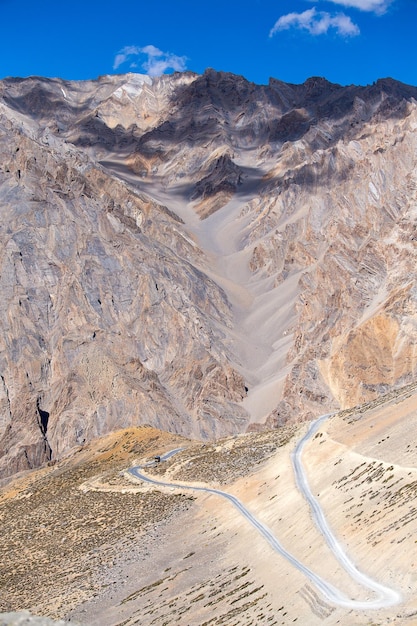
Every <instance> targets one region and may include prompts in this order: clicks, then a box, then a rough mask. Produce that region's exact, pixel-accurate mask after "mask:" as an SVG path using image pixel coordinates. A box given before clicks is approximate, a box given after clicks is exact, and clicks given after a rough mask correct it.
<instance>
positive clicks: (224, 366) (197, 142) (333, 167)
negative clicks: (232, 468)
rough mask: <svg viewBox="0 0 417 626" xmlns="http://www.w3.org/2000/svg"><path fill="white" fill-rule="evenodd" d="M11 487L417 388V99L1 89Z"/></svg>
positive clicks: (198, 85)
mask: <svg viewBox="0 0 417 626" xmlns="http://www.w3.org/2000/svg"><path fill="white" fill-rule="evenodd" d="M0 155H1V158H0V208H1V221H0V243H1V248H0V249H1V252H0V288H1V294H2V298H1V301H0V307H1V311H0V320H1V322H0V323H1V333H0V378H1V380H0V475H1V476H2V477H8V476H11V475H12V474H14V473H16V472H20V471H22V470H26V469H31V468H35V467H38V466H40V465H42V464H45V463H48V462H49V463H53V462H55V461H56V460H59V459H61V458H63V457H64V456H66V455H68V454H69V453H70V452H71V451H73V450H75V449H77V448H79V446H84V445H85V444H87V443H88V442H90V441H92V440H93V439H96V438H98V437H101V436H103V435H105V434H107V433H110V432H112V431H115V430H119V429H123V428H127V427H131V426H140V425H145V424H148V425H151V426H153V427H157V428H160V429H161V430H164V431H169V432H171V433H176V434H178V435H182V436H186V437H193V438H198V439H203V440H215V439H217V438H219V437H222V436H225V435H234V434H238V433H243V432H247V431H254V432H258V431H262V430H264V429H270V428H280V427H282V426H283V425H285V424H295V423H298V422H302V421H305V420H310V419H312V418H313V417H315V416H318V415H320V414H321V413H324V412H327V411H330V410H336V409H346V408H349V407H353V406H355V405H360V404H361V403H364V402H369V401H372V400H373V399H375V398H378V397H379V396H381V395H382V394H386V393H387V392H389V391H392V390H395V389H399V388H401V387H403V386H404V385H407V384H409V383H411V382H413V380H414V379H415V372H416V364H417V347H416V346H417V325H416V319H417V297H416V296H417V292H416V282H415V268H416V261H417V259H416V245H415V238H416V227H415V225H416V218H417V167H416V161H417V88H415V87H411V86H407V85H403V84H401V83H398V82H396V81H394V80H392V79H383V80H379V81H377V82H376V83H375V84H373V85H369V86H366V87H360V86H353V85H352V86H340V85H337V84H332V83H329V82H328V81H326V80H325V79H324V78H319V77H313V78H310V79H308V80H307V81H306V82H305V83H304V84H301V85H292V84H286V83H283V82H281V81H278V80H276V79H271V80H270V82H269V84H268V85H262V86H260V85H255V84H253V83H250V82H248V81H247V80H246V79H244V78H243V77H240V76H235V75H232V74H227V73H223V72H216V71H214V70H211V69H209V70H207V71H206V72H205V73H204V74H203V75H197V74H193V73H191V72H185V73H175V74H172V75H169V76H168V75H165V76H161V77H155V78H150V77H148V76H143V75H140V74H126V75H114V76H102V77H99V78H98V79H97V80H91V81H65V80H60V79H46V78H41V77H30V78H23V79H20V78H19V79H18V78H6V79H4V80H2V81H0Z"/></svg>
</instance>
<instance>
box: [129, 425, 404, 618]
mask: <svg viewBox="0 0 417 626" xmlns="http://www.w3.org/2000/svg"><path fill="white" fill-rule="evenodd" d="M328 417H330V415H322V416H321V417H320V418H318V419H317V420H316V421H314V422H312V423H311V425H310V428H309V430H308V432H307V433H306V434H305V435H304V437H303V438H302V439H301V440H300V441H299V443H298V444H297V446H296V447H295V450H294V452H293V454H292V464H293V468H294V474H295V479H296V483H297V486H298V488H299V490H300V492H301V493H302V495H303V496H304V498H305V499H306V501H307V502H308V504H309V506H310V509H311V513H312V517H313V520H314V523H315V524H316V526H317V528H318V529H319V531H320V532H321V534H322V535H323V537H324V539H325V541H326V542H327V544H328V546H329V548H330V550H331V551H332V552H333V554H334V556H335V557H336V559H337V560H338V561H339V563H340V564H341V565H342V567H343V568H344V569H345V570H346V572H348V574H349V575H350V576H351V578H352V579H353V580H355V581H356V582H357V583H359V584H360V585H361V586H363V587H365V588H366V589H368V590H370V591H371V592H373V597H372V598H370V599H369V600H354V599H352V598H349V597H348V596H346V594H344V593H343V591H341V590H340V589H338V588H336V587H335V586H333V585H332V584H331V583H329V582H328V581H326V580H324V578H322V577H321V576H319V575H318V574H316V573H314V572H313V571H312V570H311V569H310V568H309V567H307V566H306V565H304V563H302V561H300V560H299V559H297V558H296V557H295V556H293V555H292V554H291V553H290V552H288V550H287V549H286V548H284V546H283V545H282V544H281V542H280V541H279V539H278V538H277V537H276V536H275V535H274V534H273V532H272V531H271V530H270V529H269V528H268V527H267V526H266V525H265V524H263V523H262V522H261V521H259V520H258V519H257V518H256V517H255V516H254V515H253V514H252V513H251V512H250V511H249V510H248V509H247V508H246V506H245V505H244V504H243V503H242V502H241V501H240V500H239V499H238V498H236V496H233V495H232V494H230V493H227V492H226V491H221V490H220V489H214V488H212V487H200V486H193V485H187V484H179V483H171V482H164V481H160V480H156V479H155V478H151V477H150V476H148V475H146V474H144V473H143V471H142V470H143V468H142V467H132V468H131V469H129V470H128V471H129V473H130V474H131V475H132V476H134V477H135V478H139V479H140V480H143V481H144V482H148V483H151V484H153V485H157V486H160V487H169V488H176V489H182V490H183V489H187V490H192V491H200V492H204V493H211V494H213V495H216V496H220V497H221V498H225V499H226V500H228V501H229V502H230V503H231V504H233V506H234V507H235V508H236V509H237V510H238V511H239V513H240V514H241V515H242V516H243V517H244V518H245V519H246V520H247V521H248V522H249V523H250V524H251V525H252V526H253V527H254V528H255V529H256V530H257V531H258V532H259V533H260V534H261V535H262V536H263V537H264V539H265V540H266V541H267V542H268V543H269V545H270V546H271V547H272V549H273V550H275V552H278V554H280V555H281V556H283V557H284V558H285V559H287V561H289V563H291V565H293V566H294V567H295V568H296V569H297V570H299V571H300V572H302V573H303V574H304V575H305V576H306V577H307V578H308V579H309V580H310V582H311V583H312V584H313V585H314V586H315V587H316V588H317V589H318V590H319V591H320V593H321V594H322V595H323V596H324V597H325V598H326V599H327V600H328V601H329V602H331V603H333V604H336V605H339V606H342V607H345V608H352V609H379V608H384V607H388V606H392V605H394V604H397V603H398V602H400V600H401V596H400V594H399V593H398V592H396V591H395V590H393V589H390V588H389V587H386V586H384V585H382V584H380V583H378V582H377V581H376V580H373V579H372V578H370V577H369V576H367V575H366V574H363V573H362V572H361V571H359V570H358V569H357V567H356V566H355V565H354V563H353V562H352V561H351V560H350V558H349V557H348V555H347V554H346V552H345V551H344V549H343V547H342V546H341V544H340V543H339V541H338V540H337V539H336V537H335V535H334V533H333V532H332V530H331V528H330V527H329V525H328V523H327V520H326V518H325V516H324V513H323V511H322V509H321V507H320V505H319V503H318V501H317V500H316V498H315V497H314V496H313V494H312V492H311V489H310V487H309V484H308V480H307V476H306V472H305V469H304V466H303V462H302V452H303V449H304V446H305V444H306V443H307V441H309V439H311V437H312V436H313V435H314V434H315V433H316V432H317V430H318V429H319V427H320V426H321V424H322V423H323V422H324V421H325V420H326V419H328ZM180 450H181V448H177V449H176V450H171V452H168V453H167V454H166V455H165V456H164V457H161V460H162V461H163V460H166V459H167V458H169V457H170V456H172V455H173V454H175V453H176V452H179V451H180Z"/></svg>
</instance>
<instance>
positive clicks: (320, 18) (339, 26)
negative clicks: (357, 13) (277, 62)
mask: <svg viewBox="0 0 417 626" xmlns="http://www.w3.org/2000/svg"><path fill="white" fill-rule="evenodd" d="M332 1H334V0H332ZM347 1H349V0H347ZM352 1H354V0H352ZM358 1H359V0H358ZM290 28H298V29H300V30H307V31H308V32H309V33H310V35H325V34H326V33H327V32H328V31H329V30H330V29H334V30H335V31H336V33H337V34H338V35H341V36H343V37H354V36H355V35H359V32H360V31H359V27H358V26H357V25H356V24H355V23H354V22H352V20H351V19H350V17H349V16H348V15H345V14H344V13H337V14H336V15H331V14H330V13H327V11H317V9H316V8H315V7H313V8H312V9H307V11H303V13H288V14H287V15H282V16H281V17H280V18H279V20H277V22H275V25H274V27H273V28H272V29H271V30H270V33H269V36H270V37H272V36H273V35H275V33H277V32H279V31H282V30H289V29H290Z"/></svg>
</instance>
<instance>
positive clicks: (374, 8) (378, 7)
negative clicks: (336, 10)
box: [327, 0, 393, 14]
mask: <svg viewBox="0 0 417 626" xmlns="http://www.w3.org/2000/svg"><path fill="white" fill-rule="evenodd" d="M327 1H328V2H333V3H334V4H341V5H342V6H344V7H350V8H352V9H359V10H360V11H371V12H372V13H378V14H381V13H385V11H386V10H387V8H388V6H389V5H390V4H391V3H392V2H393V0H327Z"/></svg>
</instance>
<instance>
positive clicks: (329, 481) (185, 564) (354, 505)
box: [0, 384, 417, 626]
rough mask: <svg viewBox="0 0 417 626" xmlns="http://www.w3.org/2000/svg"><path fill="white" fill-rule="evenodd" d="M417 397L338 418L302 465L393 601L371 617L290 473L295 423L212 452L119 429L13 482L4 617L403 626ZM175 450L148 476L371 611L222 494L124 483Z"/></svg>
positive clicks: (6, 505) (6, 525)
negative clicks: (327, 590)
mask: <svg viewBox="0 0 417 626" xmlns="http://www.w3.org/2000/svg"><path fill="white" fill-rule="evenodd" d="M415 388H416V385H415V384H414V386H408V387H406V388H403V389H401V390H399V391H398V392H393V393H391V394H390V395H389V396H386V397H384V398H383V399H382V401H375V402H373V403H369V404H368V405H363V406H361V407H358V408H357V409H356V410H352V411H346V412H342V413H340V414H338V415H335V416H333V417H332V418H330V419H329V421H327V422H325V423H324V424H323V425H322V426H321V427H320V429H319V430H318V431H317V433H316V434H315V435H314V436H313V437H312V439H310V441H309V442H308V445H307V446H306V448H305V450H304V452H303V456H302V459H303V465H304V468H305V471H306V475H307V478H308V482H309V484H310V487H311V489H312V492H313V494H314V496H315V498H316V499H317V502H318V504H319V506H320V507H321V508H322V510H323V512H324V515H325V517H326V519H327V520H328V523H329V525H330V527H331V528H332V530H333V532H334V533H335V535H336V537H337V539H338V540H339V541H340V543H341V545H342V546H343V548H344V550H346V552H347V554H348V555H349V557H350V558H351V559H352V560H353V562H354V563H355V565H356V566H357V568H358V569H359V570H360V571H361V572H363V573H365V574H368V575H369V576H372V577H373V578H374V579H375V580H376V581H377V582H379V583H381V584H384V585H387V586H388V587H390V588H392V589H393V590H395V591H396V592H397V593H398V594H399V596H400V599H399V600H398V602H397V603H396V604H395V605H394V606H388V607H385V608H371V607H367V606H366V603H367V602H370V601H372V599H373V597H374V594H373V593H372V592H370V591H369V590H366V589H364V588H362V587H361V586H360V585H358V584H357V583H356V582H355V581H354V580H352V579H351V577H350V576H349V575H348V574H347V573H346V572H345V571H344V569H343V568H342V567H341V565H340V563H338V561H337V560H336V559H335V558H334V555H333V554H332V552H331V550H330V548H329V546H328V545H327V543H326V542H325V540H324V538H323V536H322V535H321V533H319V531H318V529H317V527H316V526H315V524H314V522H313V519H312V515H311V510H310V508H309V506H308V505H307V503H306V501H305V500H304V499H303V498H302V496H301V494H300V492H299V490H298V488H297V485H296V483H295V480H294V474H293V470H292V466H291V458H292V452H293V451H294V448H295V445H296V443H297V441H299V439H300V437H301V436H302V435H303V434H304V433H305V431H306V427H307V425H305V424H304V425H293V426H285V427H283V428H282V429H276V430H273V431H265V432H262V433H247V434H244V435H241V436H237V437H236V436H235V437H229V438H225V439H222V440H218V441H217V442H215V443H213V444H205V445H202V444H201V442H195V441H194V442H193V441H186V440H184V439H183V438H180V437H178V436H174V435H171V434H168V433H161V432H159V431H156V430H155V429H153V428H140V429H129V430H127V431H118V432H117V433H112V434H111V435H107V436H106V437H105V438H102V439H101V440H97V441H94V442H92V443H90V444H87V445H85V446H83V447H80V448H78V449H77V450H76V451H74V454H72V455H71V456H69V457H68V458H66V459H64V460H62V461H59V462H58V463H57V464H56V465H55V466H53V467H45V468H42V469H40V470H36V471H32V472H26V473H24V474H22V475H21V476H20V477H17V478H15V479H14V480H13V481H12V482H11V483H10V484H9V485H7V486H6V487H4V488H3V489H1V490H0V518H1V523H2V528H3V530H4V532H3V533H2V537H1V540H0V551H1V555H2V558H1V559H0V564H1V565H0V580H1V583H2V584H1V592H0V610H20V609H22V608H24V607H25V608H28V609H30V610H31V611H32V612H34V613H36V614H43V615H48V616H51V617H52V616H53V617H60V618H62V617H66V618H71V621H76V622H78V623H81V624H85V625H86V626H93V625H95V624H97V625H98V624H100V625H101V626H115V625H116V624H121V623H123V624H125V625H126V626H127V625H131V626H133V625H134V624H137V623H140V624H141V625H143V626H145V625H147V624H149V625H150V624H163V623H176V622H178V623H183V622H184V621H185V622H186V623H187V624H190V625H195V626H197V625H202V624H205V623H210V624H218V625H220V624H231V623H233V624H236V625H240V626H249V625H250V624H251V623H252V624H253V623H267V624H271V625H272V626H273V625H276V626H277V625H282V624H292V623H297V624H302V625H304V626H315V625H316V624H317V625H319V624H326V625H327V626H336V624H340V625H342V626H351V625H352V624H355V625H357V626H361V625H364V626H369V624H379V625H381V626H382V625H385V624H397V625H398V626H399V625H401V626H408V625H409V626H412V625H413V624H415V623H416V614H417V603H416V597H415V593H414V590H415V584H416V574H415V567H414V563H415V536H416V532H417V509H416V507H415V504H414V500H415V491H416V484H417V470H416V466H417V448H416V446H415V445H414V444H413V443H412V442H410V441H409V438H407V433H408V432H409V431H410V429H414V427H415V425H416V419H417V404H416V395H415ZM179 446H181V447H183V448H184V449H183V450H182V451H181V452H180V453H178V454H176V455H174V456H173V457H171V459H170V460H169V461H167V462H163V463H160V464H159V465H158V466H156V467H148V468H147V469H146V473H147V474H151V475H153V476H154V477H155V478H156V479H159V480H164V481H168V482H170V481H173V482H175V481H176V482H180V483H181V484H182V485H184V483H188V484H190V485H198V486H201V485H207V486H210V487H215V488H216V487H217V488H220V489H222V490H224V491H226V492H229V493H231V494H234V495H235V496H237V497H238V498H239V499H240V500H241V502H242V503H243V504H244V505H245V506H246V507H247V508H248V510H249V511H250V512H251V513H252V514H254V515H255V516H256V518H257V519H258V520H259V521H260V522H261V523H263V524H266V525H267V527H268V528H269V529H270V530H271V532H272V533H273V534H274V535H275V536H276V537H277V538H278V540H279V541H280V542H281V544H282V545H283V546H284V548H285V549H286V550H287V551H289V553H290V554H291V555H293V556H294V557H295V558H296V559H298V560H300V561H301V562H302V563H303V564H304V565H305V566H307V567H308V568H309V569H310V571H312V572H314V573H316V574H319V575H320V576H322V577H323V578H324V579H325V580H327V581H328V582H329V583H331V584H332V585H334V586H335V587H337V588H338V589H340V590H341V591H343V592H344V593H345V594H346V596H347V598H351V599H353V600H360V601H362V602H363V603H364V606H363V607H362V608H361V609H358V608H354V607H349V606H348V607H345V606H339V605H338V604H337V603H331V602H329V601H328V600H326V599H325V598H324V597H323V595H322V593H321V592H320V590H319V589H317V588H316V587H315V586H314V585H313V584H312V582H311V581H310V580H309V579H308V578H307V577H306V576H305V575H304V574H303V573H302V572H301V571H299V570H297V568H296V567H294V564H293V563H291V562H290V561H289V560H287V559H286V558H284V557H283V556H282V555H280V554H277V553H276V552H275V551H274V550H273V549H272V548H271V546H270V544H269V543H268V542H267V541H265V538H264V537H262V536H261V534H260V533H259V532H258V531H257V530H256V529H255V528H254V527H253V526H251V525H250V524H249V523H248V521H247V519H245V518H244V517H243V516H242V515H241V513H240V512H239V511H238V510H237V509H236V508H235V507H233V506H232V504H231V503H230V502H225V501H224V499H221V498H220V497H219V496H218V495H216V494H213V493H211V494H208V493H202V492H193V491H191V490H189V489H185V488H184V487H182V488H180V489H175V488H174V487H160V486H158V487H154V486H152V485H148V484H146V483H143V482H138V481H137V480H134V479H131V478H129V476H128V475H127V474H126V473H123V470H124V469H126V468H127V467H129V465H137V464H143V463H145V462H147V461H149V459H152V457H153V455H155V454H162V453H163V452H165V451H167V450H170V449H172V448H177V447H179Z"/></svg>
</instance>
